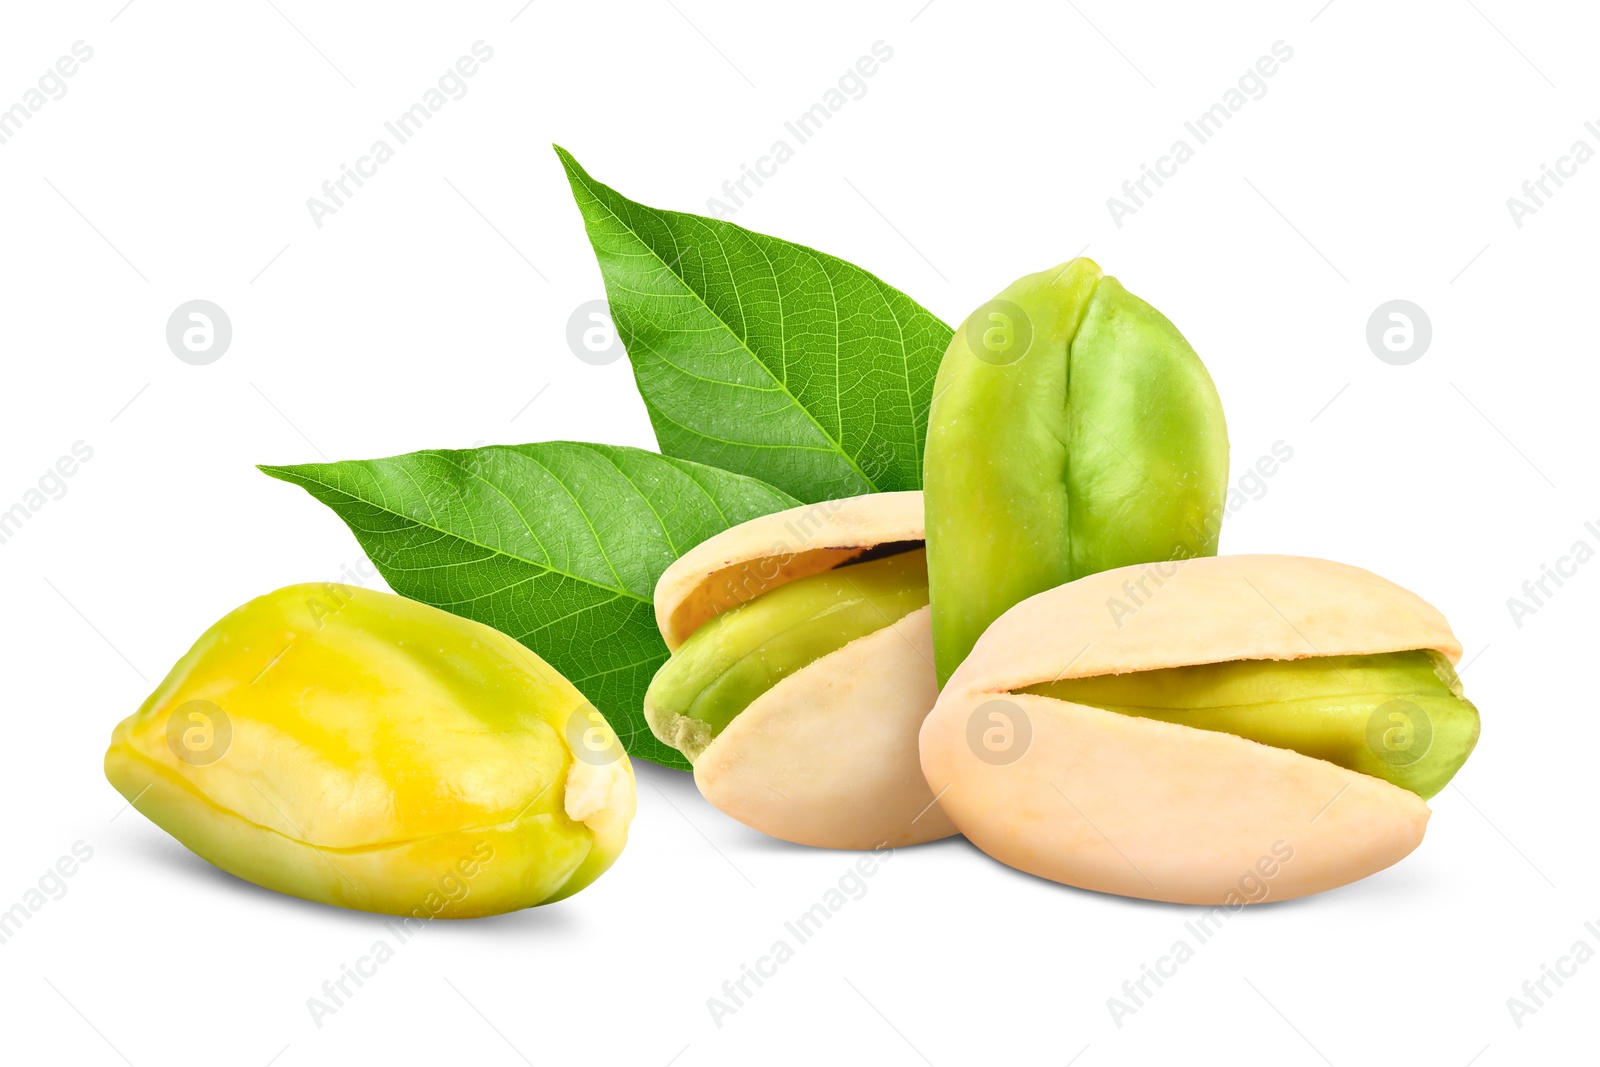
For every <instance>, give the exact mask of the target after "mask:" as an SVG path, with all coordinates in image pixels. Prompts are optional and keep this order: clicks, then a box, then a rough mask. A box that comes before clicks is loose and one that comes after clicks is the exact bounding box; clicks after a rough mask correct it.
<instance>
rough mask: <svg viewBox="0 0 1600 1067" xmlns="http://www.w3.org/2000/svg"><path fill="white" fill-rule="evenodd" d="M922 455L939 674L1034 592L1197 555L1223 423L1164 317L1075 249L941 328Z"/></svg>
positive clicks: (1218, 471) (1223, 486)
mask: <svg viewBox="0 0 1600 1067" xmlns="http://www.w3.org/2000/svg"><path fill="white" fill-rule="evenodd" d="M924 467H925V471H926V476H925V483H924V490H925V492H926V494H927V506H928V580H929V588H930V593H931V595H932V600H933V647H934V656H935V659H936V660H937V663H938V670H939V681H940V683H941V684H943V683H944V681H945V680H946V679H948V678H949V676H950V674H951V672H953V671H954V670H955V668H956V666H957V665H958V664H960V662H961V661H962V660H963V659H964V658H965V657H966V655H967V653H968V652H969V651H970V650H971V649H972V646H973V644H974V643H975V642H976V641H977V640H978V635H979V634H981V633H983V631H984V630H985V629H986V628H987V627H988V625H989V624H990V623H991V622H993V621H994V620H995V619H997V618H999V617H1000V615H1001V614H1003V613H1004V612H1005V611H1006V609H1008V608H1010V607H1011V606H1012V605H1013V604H1016V603H1018V602H1019V601H1021V600H1025V599H1026V598H1028V597H1030V596H1032V595H1034V594H1035V593H1040V592H1043V591H1044V590H1046V589H1053V588H1055V587H1056V586H1058V585H1061V584H1063V583H1065V582H1070V581H1072V580H1074V579H1076V578H1081V577H1083V576H1084V575H1086V574H1093V573H1095V572H1097V571H1103V570H1109V569H1111V568H1113V567H1122V566H1127V565H1131V564H1135V563H1145V562H1149V561H1153V560H1170V559H1184V558H1189V557H1193V556H1209V555H1214V554H1215V553H1216V551H1217V538H1218V536H1219V534H1220V533H1221V527H1222V507H1223V502H1224V499H1225V496H1226V492H1227V478H1228V434H1227V427H1226V425H1225V423H1224V421H1223V416H1222V402H1221V401H1220V400H1219V399H1218V397H1217V390H1216V387H1215V386H1214V385H1213V384H1212V382H1211V376H1210V375H1209V374H1207V373H1206V368H1205V366H1204V364H1202V363H1201V362H1200V358H1199V357H1198V356H1197V355H1195V352H1194V349H1193V348H1191V347H1190V346H1189V343H1188V342H1187V341H1185V340H1184V338H1183V335H1182V334H1180V333H1179V332H1178V330H1177V327H1175V326H1173V324H1172V323H1171V322H1169V321H1168V320H1167V319H1166V317H1165V316H1163V315H1162V314H1161V313H1160V312H1159V311H1157V310H1156V309H1155V308H1153V307H1151V306H1150V305H1149V304H1147V303H1145V302H1144V301H1143V300H1140V299H1139V298H1138V297H1136V296H1134V295H1133V294H1131V293H1129V292H1128V291H1127V290H1126V289H1124V288H1123V287H1122V285H1121V284H1120V283H1119V282H1118V281H1117V280H1116V279H1115V278H1112V277H1108V276H1106V275H1104V274H1102V273H1101V271H1100V268H1099V267H1098V266H1096V265H1095V264H1094V262H1092V261H1091V260H1088V259H1081V258H1080V259H1074V260H1072V261H1070V262H1068V263H1065V264H1062V265H1061V266H1058V267H1055V268H1053V269H1051V270H1047V271H1042V272H1040V273H1038V274H1030V275H1028V276H1027V277H1024V278H1021V279H1019V280H1017V281H1016V282H1014V283H1013V284H1012V285H1011V286H1010V287H1009V288H1007V289H1006V290H1005V291H1004V292H1002V293H1001V294H1000V295H999V296H997V297H996V298H995V299H994V300H991V301H989V302H988V303H986V304H984V305H983V306H982V307H980V308H978V309H977V310H976V311H974V312H973V313H972V315H970V316H969V317H968V318H967V320H966V322H964V323H962V325H961V326H960V327H959V328H958V329H957V330H956V331H955V336H954V337H953V338H951V341H950V347H949V349H948V350H947V351H946V352H945V356H944V361H943V362H942V363H941V364H940V366H939V377H938V381H937V383H936V385H935V386H934V402H933V409H932V412H931V413H930V417H929V423H928V443H927V449H926V462H925V464H924Z"/></svg>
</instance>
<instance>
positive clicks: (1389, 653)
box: [921, 555, 1478, 904]
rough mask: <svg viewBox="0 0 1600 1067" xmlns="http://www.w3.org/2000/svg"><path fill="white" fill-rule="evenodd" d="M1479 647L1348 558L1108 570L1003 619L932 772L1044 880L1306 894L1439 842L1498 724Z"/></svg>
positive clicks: (925, 748)
mask: <svg viewBox="0 0 1600 1067" xmlns="http://www.w3.org/2000/svg"><path fill="white" fill-rule="evenodd" d="M1130 585H1131V586H1132V588H1133V589H1134V590H1135V593H1134V597H1135V599H1136V601H1137V604H1136V606H1135V607H1134V609H1133V611H1132V613H1131V614H1130V613H1128V612H1127V611H1126V610H1125V609H1126V607H1127V605H1128V603H1129V599H1128V598H1129V593H1128V589H1129V588H1130ZM1119 605H1120V606H1121V607H1122V609H1124V610H1113V609H1115V608H1117V607H1118V606H1119ZM1460 655H1461V646H1460V644H1459V643H1458V642H1457V640H1456V638H1455V636H1454V635H1453V634H1452V633H1451V631H1450V627H1449V625H1448V624H1447V623H1446V622H1445V620H1444V617H1443V616H1442V615H1440V613H1439V612H1438V611H1437V610H1435V609H1434V608H1433V607H1432V606H1430V605H1429V604H1427V603H1426V602H1425V601H1423V600H1422V599H1421V598H1419V597H1417V596H1416V595H1415V594H1413V593H1410V592H1408V591H1407V590H1405V589H1402V588H1400V587H1399V586H1397V585H1395V584H1393V583H1392V582H1389V581H1386V580H1385V579H1383V578H1380V577H1378V576H1377V575H1374V574H1371V573H1369V572H1367V571H1363V570H1360V569H1359V568H1356V567H1351V566H1347V565H1345V564H1340V563H1333V562H1329V561H1327V560H1319V559H1307V558H1302V557H1295V556H1265V555H1263V556H1224V557H1206V558H1200V559H1191V560H1185V561H1181V562H1174V563H1165V564H1149V565H1143V566H1137V567H1125V568H1120V569H1118V570H1111V571H1105V572H1102V573H1100V574H1095V575H1091V576H1089V577H1086V578H1081V579H1079V580H1078V581H1075V582H1072V583H1070V584H1067V585H1064V586H1061V587H1059V588H1056V589H1052V590H1049V591H1048V592H1045V593H1041V594H1039V595H1037V596H1034V597H1031V598H1030V599H1028V600H1025V601H1023V602H1022V603H1020V604H1018V605H1017V606H1016V607H1014V608H1012V609H1011V610H1010V611H1008V612H1006V614H1005V615H1003V616H1001V617H1000V619H998V620H997V621H996V622H995V623H994V625H993V626H991V627H990V628H989V629H988V630H987V631H986V632H985V633H984V635H983V636H982V638H980V639H979V641H978V643H977V645H976V646H975V647H974V649H973V651H972V654H971V656H969V657H968V658H967V660H966V661H965V663H963V664H962V666H961V667H960V668H959V669H958V670H957V671H956V673H955V675H954V676H953V677H952V678H951V680H950V682H949V683H948V684H947V685H946V686H945V688H944V691H943V692H942V693H941V695H940V697H939V701H938V703H937V705H936V706H935V708H934V710H933V712H932V713H931V714H929V716H928V718H927V720H926V722H925V723H924V724H923V727H922V734H921V748H922V766H923V770H924V772H925V773H926V774H927V777H928V781H929V784H930V786H931V787H932V788H933V789H934V790H935V791H936V792H939V793H940V797H941V805H942V806H943V808H944V809H945V812H946V813H947V814H948V815H949V816H950V818H951V820H952V821H953V822H954V823H955V824H956V826H957V827H958V828H959V829H960V830H961V832H962V833H964V834H966V836H967V837H968V838H969V839H971V840H972V841H973V843H974V844H976V845H977V846H978V847H979V848H981V849H983V850H984V851H985V852H987V853H989V855H991V856H993V857H994V858H996V859H998V860H1000V861H1001V862H1003V863H1006V864H1009V865H1011V866H1013V867H1016V868H1019V869H1021V870H1024V871H1027V872H1029V873H1031V874H1036V875H1039V876H1041V877H1044V878H1049V879H1053V880H1054V881H1057V882H1063V883H1065V884H1067V885H1073V886H1079V887H1081V888H1085V889H1093V890H1098V891H1101V892H1107V893H1118V894H1121V895H1124V896H1133V897H1144V898H1148V899H1154V900H1166V901H1175V902H1179V903H1189V904H1221V903H1230V902H1233V901H1235V900H1237V899H1238V886H1239V885H1240V882H1241V878H1245V877H1249V876H1253V877H1255V878H1256V879H1258V880H1261V879H1265V882H1266V886H1267V899H1280V900H1281V899H1288V898H1293V897H1299V896H1305V895H1307V894H1310V893H1317V892H1321V891H1323V890H1326V889H1332V888H1334V887H1336V886H1340V885H1344V884H1346V883H1348V882H1353V881H1355V880H1357V879H1360V878H1364V877H1366V876H1367V875H1369V874H1373V873H1374V872H1376V871H1380V870H1382V869H1384V868H1385V867H1388V866H1389V865H1391V864H1393V863H1395V862H1397V861H1398V860H1400V859H1401V858H1403V857H1404V856H1406V855H1407V854H1409V853H1410V852H1411V851H1412V850H1413V849H1414V848H1416V846H1417V845H1418V844H1419V843H1420V842H1421V840H1422V835H1423V831H1424V829H1425V827H1426V826H1427V822H1428V816H1429V814H1430V813H1429V809H1428V806H1427V804H1426V803H1424V798H1425V797H1427V796H1431V795H1433V794H1434V793H1435V792H1437V791H1438V790H1439V789H1441V788H1443V786H1444V784H1445V783H1446V782H1448V781H1449V779H1450V777H1451V775H1453V774H1454V773H1455V772H1456V771H1457V770H1458V769H1459V768H1460V766H1461V765H1462V763H1463V762H1464V761H1465V760H1466V758H1467V756H1468V755H1469V754H1470V753H1471V751H1472V748H1473V746H1474V744H1475V743H1476V741H1477V737H1478V713H1477V709H1476V708H1474V707H1473V706H1472V704H1471V703H1469V702H1468V701H1467V700H1466V698H1465V697H1464V696H1463V694H1462V690H1461V684H1460V681H1459V679H1458V678H1457V677H1456V674H1455V671H1454V669H1453V666H1452V665H1453V664H1454V663H1455V662H1456V661H1457V660H1458V659H1459V658H1460ZM1286 857H1287V858H1286ZM1269 869H1270V871H1271V876H1270V877H1266V871H1267V870H1269Z"/></svg>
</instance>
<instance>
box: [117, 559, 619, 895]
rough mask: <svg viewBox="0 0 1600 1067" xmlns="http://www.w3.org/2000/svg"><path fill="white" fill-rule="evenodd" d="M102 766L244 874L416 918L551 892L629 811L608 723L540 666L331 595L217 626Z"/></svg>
mask: <svg viewBox="0 0 1600 1067" xmlns="http://www.w3.org/2000/svg"><path fill="white" fill-rule="evenodd" d="M105 769H106V777H107V778H109V779H110V780H111V784H112V785H114V786H115V787H116V788H117V791H118V792H120V793H121V794H122V795H123V796H124V797H126V798H128V801H129V803H131V804H132V805H133V806H134V807H136V808H138V809H139V811H141V812H142V813H144V814H145V815H146V816H148V817H149V818H150V819H151V820H152V821H153V822H155V823H156V825H158V826H160V827H161V828H162V829H164V830H166V831H167V832H168V833H170V834H171V835H172V836H173V837H175V838H177V839H178V840H179V841H180V842H181V843H183V844H184V845H185V846H186V847H188V848H189V849H190V850H192V851H193V852H195V853H197V854H198V855H199V856H201V857H202V858H204V859H206V860H208V861H210V862H211V863H213V864H215V865H217V866H218V867H221V868H222V869H223V870H225V871H228V872H230V873H232V874H234V875H237V876H238V877H240V878H243V879H245V880H246V881H250V882H254V883H256V884H257V885H262V886H266V887H267V888H269V889H275V890H277V891H279V892H282V893H288V894H291V895H293V896H297V897H304V898H306V899H308V900H315V901H320V902H322V903H325V904H334V905H338V906H340V907H346V908H358V909H361V910H363V911H376V912H384V913H388V914H394V915H415V916H417V917H418V918H470V917H473V916H479V915H493V914H496V913H499V912H505V911H512V910H514V909H517V908H526V907H531V906H533V905H536V904H545V903H549V902H551V901H554V900H560V899H561V898H563V897H566V896H570V895H571V894H573V893H576V892H577V891H578V890H580V889H582V888H584V887H585V886H587V885H588V884H589V883H590V882H592V881H594V880H595V879H596V878H597V877H599V876H600V875H601V874H602V873H603V872H604V871H605V870H606V868H608V867H610V866H611V863H612V861H614V860H615V859H616V857H617V854H618V853H619V852H621V850H622V847H623V845H624V843H625V842H626V840H627V833H628V824H629V822H630V821H631V820H632V818H633V812H634V782H633V768H632V766H631V764H630V763H629V762H628V758H627V756H626V755H625V754H624V752H623V750H622V746H621V744H620V742H619V741H618V740H617V738H616V736H615V735H614V734H613V733H612V731H611V727H610V726H609V725H608V724H607V723H606V721H605V719H604V717H603V716H602V715H601V714H600V713H599V712H598V711H596V710H595V709H594V707H593V706H592V705H590V704H588V703H587V702H586V701H585V700H584V698H583V696H582V695H581V694H580V693H579V692H578V690H577V689H575V688H573V686H572V684H571V683H570V682H568V681H567V680H566V679H565V678H563V677H561V675H560V674H558V673H556V671H554V670H553V669H551V667H550V666H549V665H548V664H546V663H545V662H544V661H543V660H541V659H540V658H539V657H538V656H536V655H534V654H533V653H532V652H530V651H529V650H528V649H527V648H525V647H523V646H522V645H521V644H519V643H518V642H516V641H515V640H513V639H512V638H510V637H507V636H506V635H505V634H502V633H500V632H499V631H497V630H493V629H491V628H489V627H487V626H484V625H482V624H481V623H477V622H472V621H470V620H468V619H463V618H459V617H457V616H455V615H451V614H449V613H448V612H444V611H440V610H438V609H437V608H432V607H428V606H427V605H424V604H419V603H417V602H416V601H413V600H407V599H405V598H403V597H398V596H394V595H393V594H390V593H379V592H372V591H369V590H366V589H361V588H357V587H354V586H347V585H336V584H332V583H328V584H308V585H292V586H288V587H286V588H283V589H279V590H278V591H276V592H274V593H269V594H267V595H266V596H263V597H258V598H257V599H255V600H252V601H250V602H249V603H247V604H245V605H244V606H243V607H240V608H238V609H236V610H234V611H233V612H231V613H229V614H228V615H226V616H224V617H223V618H222V619H221V620H220V621H219V622H217V623H216V625H214V626H212V627H211V628H210V629H209V630H207V631H206V632H205V633H204V634H203V635H201V637H200V639H199V640H198V641H197V642H195V645H194V647H193V648H191V649H190V650H189V652H188V653H187V654H186V655H185V656H184V657H183V658H182V659H181V660H179V661H178V663H177V665H176V666H174V667H173V668H172V670H171V672H170V673H169V674H168V675H167V677H166V678H165V680H163V681H162V683H161V684H160V686H158V687H157V688H156V690H155V692H154V693H152V694H151V695H150V697H149V699H147V700H146V701H145V702H144V704H143V705H142V706H141V707H140V708H139V710H138V711H137V712H135V713H134V714H133V715H131V716H129V717H128V718H127V719H124V720H123V721H122V722H121V723H120V724H118V726H117V727H116V730H115V731H114V732H113V733H112V737H111V747H110V749H109V750H108V751H107V752H106V759H105Z"/></svg>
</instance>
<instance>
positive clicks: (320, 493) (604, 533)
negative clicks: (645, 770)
mask: <svg viewBox="0 0 1600 1067" xmlns="http://www.w3.org/2000/svg"><path fill="white" fill-rule="evenodd" d="M261 470H263V471H264V472H266V473H267V474H270V475H272V477H274V478H281V479H282V480H284V481H286V482H292V483H294V484H295V485H298V486H300V487H301V488H303V489H305V490H306V491H307V492H308V493H310V494H311V495H312V496H314V497H316V498H317V499H318V500H320V501H322V502H323V503H324V504H326V505H328V506H329V507H330V508H332V509H333V510H334V511H335V512H337V513H338V515H339V517H340V518H341V519H343V520H344V521H345V523H346V524H347V525H348V526H349V527H350V529H351V531H352V532H354V533H355V535H356V539H357V540H358V541H360V542H361V547H362V548H363V549H365V550H366V553H367V556H368V558H370V559H371V560H372V562H373V563H374V564H376V565H377V568H378V570H379V572H380V573H382V575H383V577H384V578H385V579H386V580H387V581H388V583H389V585H390V587H391V588H392V589H394V591H395V592H397V593H400V594H401V595H403V596H408V597H411V598H412V599H413V600H420V601H422V602H423V603H425V604H432V605H433V606H434V607H438V608H443V609H444V610H446V611H450V612H454V613H455V614H457V615H463V616H465V617H467V618H469V619H476V620H477V621H479V622H482V623H486V624H488V625H490V626H493V627H494V628H495V629H497V630H500V631H502V632H503V633H507V634H509V635H511V636H512V637H514V638H516V639H517V640H518V641H521V642H522V643H523V644H525V645H527V646H528V647H529V648H531V649H533V651H534V652H536V653H538V654H539V655H540V656H541V657H543V658H544V659H545V660H546V661H547V662H548V663H549V664H550V665H551V666H552V667H554V668H555V669H556V670H558V671H560V672H561V673H562V674H564V675H566V676H567V678H569V679H570V680H571V681H572V683H573V684H574V685H576V686H577V687H578V689H579V690H580V691H582V693H583V694H584V696H586V697H588V698H589V700H590V701H591V702H592V703H593V704H594V705H595V706H596V707H597V708H599V709H600V710H601V711H602V712H604V713H605V716H606V718H607V719H608V720H609V721H610V723H611V725H612V727H613V728H614V729H615V730H616V731H617V735H618V736H619V737H620V738H621V739H622V743H623V745H624V746H625V747H626V748H627V750H628V752H629V754H630V755H634V756H639V757H642V758H644V759H647V760H652V761H654V762H656V763H661V764H665V765H666V766H669V767H678V768H682V769H685V770H687V769H688V767H689V764H688V763H687V762H686V761H685V760H684V758H683V757H682V755H680V754H679V753H678V752H677V751H675V750H673V749H671V748H668V747H667V746H666V745H663V744H662V743H661V742H659V741H657V740H656V739H655V737H654V735H652V734H651V733H650V728H649V727H648V726H647V725H646V724H645V721H644V692H645V689H646V688H648V687H649V685H650V679H651V678H652V677H653V676H654V675H655V672H656V668H658V667H660V666H661V664H662V663H663V662H665V661H666V659H667V646H666V645H665V644H664V643H663V642H662V640H661V635H660V634H659V633H658V632H657V630H656V623H655V612H654V609H653V606H652V600H653V596H654V593H655V585H656V579H657V578H659V577H661V572H662V571H664V570H666V568H667V565H668V564H670V563H671V562H672V561H673V560H675V559H677V558H678V557H679V556H681V555H682V554H683V553H684V552H686V551H687V550H689V549H690V548H692V547H694V546H695V545H697V544H699V543H700V542H701V541H704V540H705V539H706V538H708V537H710V536H711V535H712V534H715V533H718V532H720V531H722V530H724V529H727V528H728V527H729V526H733V525H736V524H738V523H741V522H744V521H745V520H747V519H753V518H755V517H756V516H758V515H765V514H768V513H769V512H773V511H781V510H782V509H784V508H788V507H793V506H795V505H796V504H797V503H799V501H797V500H795V499H794V498H793V497H791V496H789V495H788V494H786V493H783V492H781V491H779V490H777V489H774V488H773V487H772V486H770V485H765V484H763V483H761V482H758V481H756V480H755V479H753V478H746V477H743V476H741V475H737V474H730V473H728V472H727V471H722V470H717V469H716V468H714V467H706V466H702V465H701V464H698V463H689V462H685V461H683V460H677V459H668V458H666V457H664V456H658V455H656V454H655V453H653V452H646V451H643V450H641V449H637V448H617V447H613V446H609V445H591V444H578V443H574V442H569V441H552V442H547V443H544V444H532V445H505V446H492V447H489V448H475V449H463V450H460V451H428V452H412V453H409V454H407V455H403V456H394V457H391V458H389V459H370V460H348V461H344V462H340V463H304V464H299V465H297V466H292V467H271V466H263V467H262V468H261Z"/></svg>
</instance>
